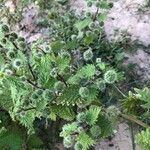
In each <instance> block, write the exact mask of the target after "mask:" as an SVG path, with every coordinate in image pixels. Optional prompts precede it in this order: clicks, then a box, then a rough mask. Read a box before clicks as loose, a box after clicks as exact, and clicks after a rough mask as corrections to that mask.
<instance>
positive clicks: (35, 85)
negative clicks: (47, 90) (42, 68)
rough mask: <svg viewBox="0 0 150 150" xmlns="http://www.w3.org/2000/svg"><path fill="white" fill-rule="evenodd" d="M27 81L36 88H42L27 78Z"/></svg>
mask: <svg viewBox="0 0 150 150" xmlns="http://www.w3.org/2000/svg"><path fill="white" fill-rule="evenodd" d="M27 81H28V83H30V84H31V85H32V86H34V87H35V88H38V89H44V88H42V87H39V86H37V84H35V83H33V82H32V81H31V80H29V79H27Z"/></svg>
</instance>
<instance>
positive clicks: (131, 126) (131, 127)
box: [129, 122, 135, 150]
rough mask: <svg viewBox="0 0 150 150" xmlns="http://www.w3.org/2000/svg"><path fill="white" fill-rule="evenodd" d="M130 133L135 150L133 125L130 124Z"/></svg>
mask: <svg viewBox="0 0 150 150" xmlns="http://www.w3.org/2000/svg"><path fill="white" fill-rule="evenodd" d="M129 126H130V133H131V141H132V149H133V150H135V139H134V132H133V123H132V122H130V125H129Z"/></svg>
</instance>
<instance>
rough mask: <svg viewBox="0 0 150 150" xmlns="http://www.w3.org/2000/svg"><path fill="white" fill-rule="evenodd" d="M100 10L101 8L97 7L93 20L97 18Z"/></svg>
mask: <svg viewBox="0 0 150 150" xmlns="http://www.w3.org/2000/svg"><path fill="white" fill-rule="evenodd" d="M98 12H99V8H97V10H96V13H95V15H94V17H93V21H95V20H96V17H97V14H98Z"/></svg>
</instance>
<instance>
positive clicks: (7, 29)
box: [1, 24, 9, 33]
mask: <svg viewBox="0 0 150 150" xmlns="http://www.w3.org/2000/svg"><path fill="white" fill-rule="evenodd" d="M1 30H2V32H4V33H8V32H9V27H8V26H7V25H6V24H4V25H2V27H1Z"/></svg>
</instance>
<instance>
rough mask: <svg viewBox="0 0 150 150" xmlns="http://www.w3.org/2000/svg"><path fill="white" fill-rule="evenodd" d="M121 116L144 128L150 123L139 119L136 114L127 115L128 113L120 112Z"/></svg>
mask: <svg viewBox="0 0 150 150" xmlns="http://www.w3.org/2000/svg"><path fill="white" fill-rule="evenodd" d="M120 116H121V117H122V118H124V119H126V120H129V121H131V122H134V123H136V124H138V125H140V126H142V127H144V128H148V127H149V125H147V124H146V123H144V122H142V121H141V120H138V119H137V118H136V117H135V116H129V115H126V114H120Z"/></svg>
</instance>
